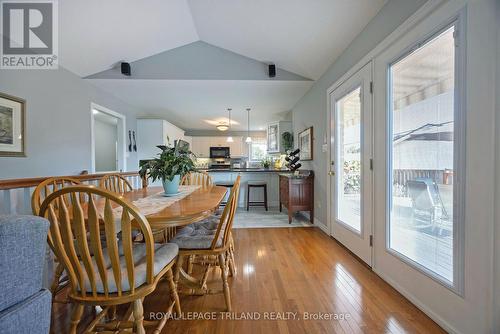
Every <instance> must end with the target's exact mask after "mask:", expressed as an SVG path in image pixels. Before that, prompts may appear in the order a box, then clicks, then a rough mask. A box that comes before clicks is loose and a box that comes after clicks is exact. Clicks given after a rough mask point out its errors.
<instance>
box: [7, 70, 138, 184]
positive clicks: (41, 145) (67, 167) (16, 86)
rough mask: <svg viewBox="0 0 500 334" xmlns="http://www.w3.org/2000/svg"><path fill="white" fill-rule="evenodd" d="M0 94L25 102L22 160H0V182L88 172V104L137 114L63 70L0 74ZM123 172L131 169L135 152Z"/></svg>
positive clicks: (130, 126)
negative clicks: (15, 97) (24, 133)
mask: <svg viewBox="0 0 500 334" xmlns="http://www.w3.org/2000/svg"><path fill="white" fill-rule="evenodd" d="M0 92H2V93H6V94H9V95H14V96H17V97H20V98H23V99H25V100H26V139H25V140H26V155H27V157H26V158H7V157H0V178H22V177H37V176H49V175H71V174H79V173H80V172H81V171H82V170H88V171H90V170H91V138H90V124H91V122H90V118H91V117H90V108H91V103H92V102H94V103H96V104H98V105H101V106H103V107H106V108H109V109H111V110H114V111H116V112H118V113H120V114H123V115H125V116H126V118H127V119H126V124H127V129H126V130H135V127H136V121H135V115H136V112H137V110H136V109H135V108H133V107H132V106H130V105H128V104H126V103H124V102H122V101H120V100H118V99H116V98H114V97H112V96H110V95H109V94H107V93H105V92H103V91H102V90H100V89H98V88H96V87H95V86H93V85H91V84H89V83H88V82H87V81H85V80H82V79H81V78H79V77H78V76H76V75H75V74H73V73H71V72H69V71H67V70H65V69H59V70H0ZM127 169H128V170H137V169H138V166H137V157H136V153H135V152H132V153H130V156H129V157H128V158H127Z"/></svg>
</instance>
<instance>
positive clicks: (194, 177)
mask: <svg viewBox="0 0 500 334" xmlns="http://www.w3.org/2000/svg"><path fill="white" fill-rule="evenodd" d="M213 184H214V183H213V181H212V177H211V176H210V175H209V174H208V173H207V172H202V171H199V172H189V173H187V174H185V175H184V176H183V177H182V179H181V185H198V186H204V187H208V186H211V185H213Z"/></svg>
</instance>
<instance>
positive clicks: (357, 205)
mask: <svg viewBox="0 0 500 334" xmlns="http://www.w3.org/2000/svg"><path fill="white" fill-rule="evenodd" d="M360 94H361V87H358V88H357V89H355V90H354V91H352V92H351V93H349V94H347V95H346V96H344V97H343V98H342V99H340V100H339V101H338V102H337V107H336V111H337V112H336V118H337V122H336V123H337V129H336V132H337V136H336V142H337V159H336V160H337V161H336V164H337V173H336V175H337V191H336V194H337V220H338V221H340V222H342V223H344V224H346V225H348V226H349V227H351V228H352V229H354V230H355V231H358V232H361V96H360Z"/></svg>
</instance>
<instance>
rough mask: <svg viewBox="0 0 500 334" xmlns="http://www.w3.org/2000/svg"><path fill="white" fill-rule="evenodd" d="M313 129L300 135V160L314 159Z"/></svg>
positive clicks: (306, 130) (308, 129)
mask: <svg viewBox="0 0 500 334" xmlns="http://www.w3.org/2000/svg"><path fill="white" fill-rule="evenodd" d="M312 141H313V128H312V126H311V127H310V128H307V129H305V130H304V131H302V132H300V133H299V148H300V153H299V154H300V160H303V161H304V160H312V159H313V144H312Z"/></svg>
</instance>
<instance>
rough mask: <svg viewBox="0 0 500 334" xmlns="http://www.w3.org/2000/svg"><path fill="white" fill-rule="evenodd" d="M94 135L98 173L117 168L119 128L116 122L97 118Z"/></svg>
mask: <svg viewBox="0 0 500 334" xmlns="http://www.w3.org/2000/svg"><path fill="white" fill-rule="evenodd" d="M94 136H95V170H96V173H98V172H109V171H115V170H117V165H116V164H117V161H116V159H117V157H116V153H117V152H116V145H117V141H118V129H117V126H116V124H110V123H107V122H103V121H101V120H99V119H95V121H94Z"/></svg>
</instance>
